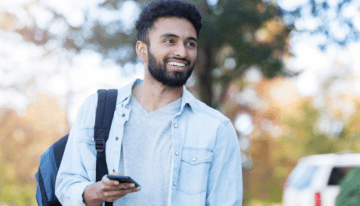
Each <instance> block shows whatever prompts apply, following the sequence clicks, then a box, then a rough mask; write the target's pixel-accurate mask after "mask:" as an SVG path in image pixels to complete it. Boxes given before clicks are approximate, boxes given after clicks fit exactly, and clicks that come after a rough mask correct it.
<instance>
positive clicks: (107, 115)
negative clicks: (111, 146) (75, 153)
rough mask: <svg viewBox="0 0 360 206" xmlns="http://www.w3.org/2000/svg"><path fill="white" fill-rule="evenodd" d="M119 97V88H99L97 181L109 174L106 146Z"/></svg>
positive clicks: (95, 134)
mask: <svg viewBox="0 0 360 206" xmlns="http://www.w3.org/2000/svg"><path fill="white" fill-rule="evenodd" d="M116 99H117V90H116V89H111V90H102V89H101V90H98V105H97V108H96V119H95V127H94V128H95V129H94V139H95V147H96V150H97V156H96V181H100V180H101V179H102V177H103V176H104V175H105V174H108V170H107V164H106V155H105V146H106V141H107V139H108V137H109V133H110V127H111V123H112V119H113V117H114V112H115V107H116Z"/></svg>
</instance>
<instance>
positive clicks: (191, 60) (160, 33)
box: [148, 17, 197, 87]
mask: <svg viewBox="0 0 360 206" xmlns="http://www.w3.org/2000/svg"><path fill="white" fill-rule="evenodd" d="M149 42H150V43H149V47H148V69H149V73H150V74H151V76H152V77H153V78H154V79H156V80H157V81H158V82H161V83H163V84H164V85H166V86H169V87H181V86H183V85H184V84H185V83H186V81H187V79H188V78H189V77H190V75H191V73H192V71H193V69H194V66H195V61H196V55H197V38H196V31H195V28H194V27H193V25H192V24H191V23H190V22H189V21H188V20H186V19H182V18H177V17H171V18H159V19H158V20H157V21H156V22H155V23H154V28H153V29H152V30H150V31H149Z"/></svg>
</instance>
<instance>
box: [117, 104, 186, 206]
mask: <svg viewBox="0 0 360 206" xmlns="http://www.w3.org/2000/svg"><path fill="white" fill-rule="evenodd" d="M129 106H130V108H131V112H130V117H129V121H128V122H126V124H125V128H124V136H123V140H122V149H121V154H120V165H119V172H120V173H122V174H123V175H126V176H130V177H131V178H133V179H134V180H135V181H136V182H137V183H139V184H140V185H141V190H140V191H138V192H135V193H130V194H127V195H126V196H124V197H122V198H120V199H118V200H117V201H115V202H114V205H115V206H120V205H121V206H123V205H129V206H143V205H150V206H151V205H167V200H168V195H169V181H170V167H171V158H172V156H171V154H172V134H171V124H172V119H173V118H174V116H175V115H176V114H177V113H178V112H179V111H180V107H181V98H180V99H178V100H176V101H174V102H172V103H170V104H168V105H166V106H164V107H162V108H160V109H158V110H156V111H153V112H150V113H148V112H147V111H146V110H145V109H144V108H143V107H142V106H141V105H140V103H139V102H138V101H137V100H136V99H135V98H134V97H131V100H130V102H129Z"/></svg>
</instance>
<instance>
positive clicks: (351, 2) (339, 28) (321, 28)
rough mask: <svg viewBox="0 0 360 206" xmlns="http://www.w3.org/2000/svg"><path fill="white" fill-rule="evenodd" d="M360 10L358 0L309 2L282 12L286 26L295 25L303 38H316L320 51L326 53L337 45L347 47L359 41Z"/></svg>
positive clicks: (310, 0)
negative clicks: (325, 50)
mask: <svg viewBox="0 0 360 206" xmlns="http://www.w3.org/2000/svg"><path fill="white" fill-rule="evenodd" d="M283 2H285V1H283ZM359 9H360V4H359V1H357V0H335V1H326V0H320V1H317V0H308V1H306V2H305V3H303V4H301V5H299V6H297V7H294V8H286V9H282V13H283V14H284V19H285V22H286V23H287V24H288V25H294V26H295V28H294V30H295V31H297V32H298V34H299V35H300V36H301V37H308V36H309V35H310V36H313V37H316V38H317V39H318V44H319V47H320V48H322V49H326V47H328V46H329V45H332V44H334V43H335V44H339V45H342V46H344V45H348V44H349V43H352V42H354V41H358V40H359V38H360V25H359V16H358V14H357V13H358V11H359Z"/></svg>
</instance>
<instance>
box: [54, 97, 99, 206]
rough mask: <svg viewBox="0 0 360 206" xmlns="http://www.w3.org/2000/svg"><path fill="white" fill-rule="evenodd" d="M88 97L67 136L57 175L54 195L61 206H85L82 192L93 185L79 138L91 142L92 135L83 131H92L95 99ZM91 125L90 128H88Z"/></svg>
mask: <svg viewBox="0 0 360 206" xmlns="http://www.w3.org/2000/svg"><path fill="white" fill-rule="evenodd" d="M94 96H95V95H93V96H90V97H89V98H88V99H86V100H85V102H84V104H83V105H82V106H81V108H80V109H79V112H78V115H77V117H76V119H75V122H74V124H73V126H72V129H71V131H70V134H69V138H68V142H67V144H66V147H65V151H64V155H63V158H62V161H61V165H60V168H59V171H58V174H57V178H56V184H55V194H56V196H57V198H58V199H59V201H60V203H61V204H62V205H69V206H72V205H76V206H78V205H85V203H84V202H83V196H82V195H83V192H84V190H85V188H86V187H87V186H88V185H90V184H93V183H94V182H93V181H91V180H94V178H90V177H89V175H88V174H89V173H88V172H87V171H86V169H85V166H84V161H89V159H83V157H82V155H81V151H80V150H81V149H82V150H84V149H86V147H83V148H80V144H79V140H78V139H79V137H80V136H81V138H82V139H88V140H91V139H92V137H93V133H91V132H89V131H87V132H84V130H91V129H92V130H93V127H94V124H92V123H93V122H95V110H96V102H97V99H96V98H97V95H96V97H94ZM91 124H92V128H88V127H89V125H91ZM91 161H92V160H91ZM95 164H96V163H95Z"/></svg>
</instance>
